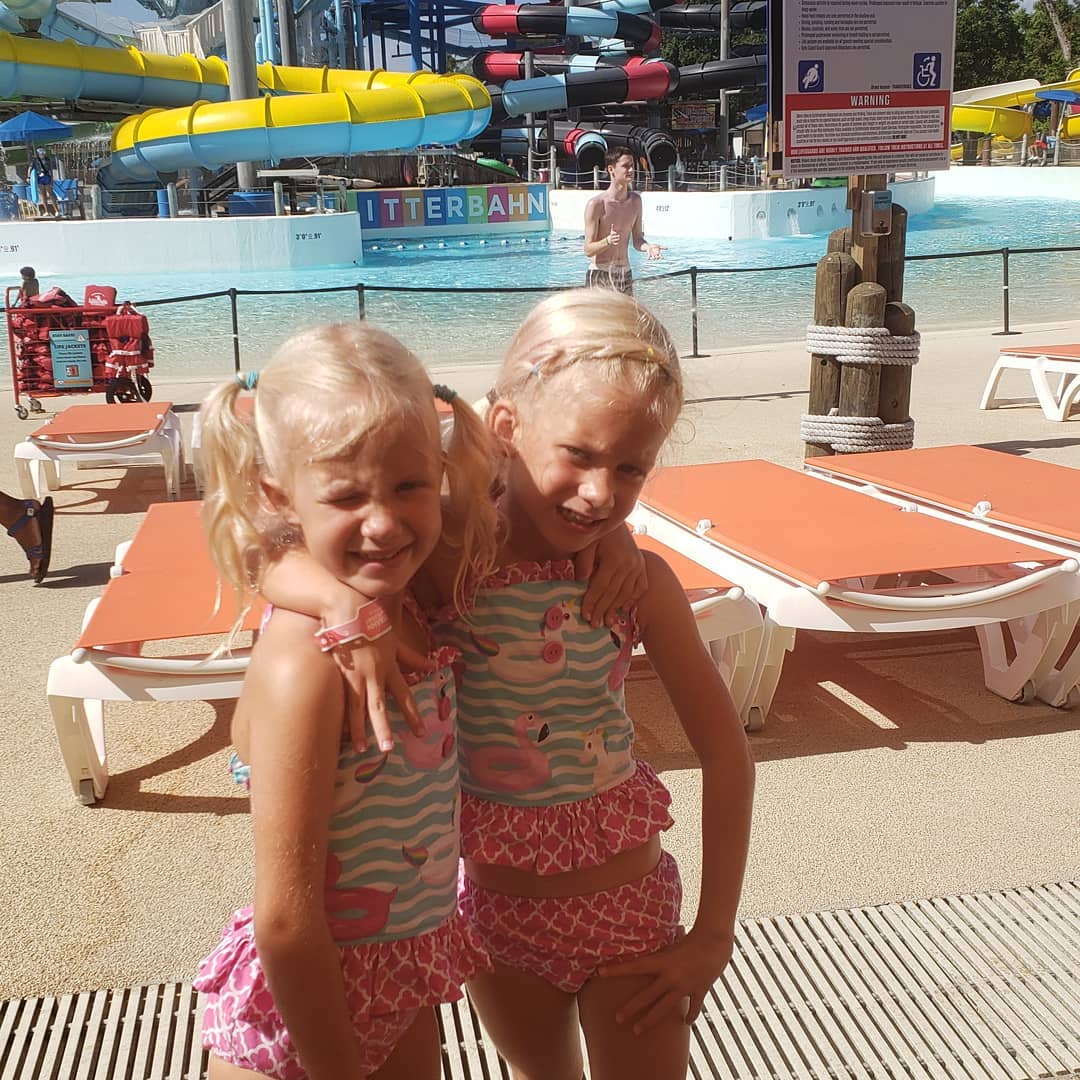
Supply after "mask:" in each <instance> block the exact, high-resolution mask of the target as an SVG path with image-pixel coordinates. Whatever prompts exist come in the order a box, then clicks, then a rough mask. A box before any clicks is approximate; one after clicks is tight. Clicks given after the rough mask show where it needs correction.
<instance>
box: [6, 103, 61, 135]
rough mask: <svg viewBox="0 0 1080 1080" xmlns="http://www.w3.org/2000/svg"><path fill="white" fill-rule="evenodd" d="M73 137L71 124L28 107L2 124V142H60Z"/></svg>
mask: <svg viewBox="0 0 1080 1080" xmlns="http://www.w3.org/2000/svg"><path fill="white" fill-rule="evenodd" d="M70 138H71V126H70V125H69V124H64V123H61V122H60V121H59V120H54V119H53V118H52V117H51V116H42V115H41V113H36V112H33V111H31V110H29V109H27V111H26V112H21V113H19V115H18V116H13V117H12V118H11V119H10V120H5V121H4V122H3V123H2V124H0V143H35V142H58V141H59V140H60V139H70Z"/></svg>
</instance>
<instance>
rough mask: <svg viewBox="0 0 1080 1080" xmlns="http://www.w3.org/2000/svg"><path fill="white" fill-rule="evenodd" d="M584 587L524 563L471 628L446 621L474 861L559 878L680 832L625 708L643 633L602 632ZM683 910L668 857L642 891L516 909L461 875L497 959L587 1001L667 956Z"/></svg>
mask: <svg viewBox="0 0 1080 1080" xmlns="http://www.w3.org/2000/svg"><path fill="white" fill-rule="evenodd" d="M585 588H586V583H585V582H581V581H576V580H574V566H573V563H572V562H570V561H569V560H558V561H553V562H549V563H542V564H537V563H518V564H514V565H511V566H509V567H504V568H502V569H501V570H499V571H497V572H496V573H495V574H493V575H491V576H490V577H489V578H487V579H485V580H484V581H483V582H481V583H480V585H479V586H478V588H477V589H476V591H475V595H474V597H473V602H472V606H471V608H470V610H469V612H468V615H467V617H463V616H461V614H460V613H459V612H456V611H447V612H443V613H441V614H440V615H439V616H437V617H436V619H435V623H436V625H435V627H434V630H435V634H436V636H437V638H438V640H439V641H440V643H442V644H444V645H450V646H452V647H453V648H454V649H455V650H457V651H458V652H459V653H460V655H461V659H460V662H459V663H458V664H455V666H454V671H455V674H456V676H457V680H458V706H459V716H458V732H459V737H460V743H459V754H460V760H461V787H462V810H461V850H462V854H463V855H464V856H465V857H467V858H470V859H473V860H475V861H476V862H479V863H488V864H497V865H501V866H510V867H514V868H515V869H519V870H525V871H527V872H529V873H533V874H537V875H549V874H559V873H564V872H566V871H569V870H578V869H583V868H585V867H590V866H599V865H601V864H603V863H605V862H607V861H608V860H609V859H611V858H612V857H613V856H614V855H617V854H619V853H620V852H622V851H628V850H631V849H633V848H637V847H640V846H641V845H642V844H644V843H646V842H647V841H649V840H650V839H651V838H652V837H653V836H655V835H656V834H657V833H659V832H661V831H662V830H664V829H667V828H669V827H670V826H671V825H672V819H671V816H670V814H669V813H668V807H669V805H670V803H671V796H670V794H669V793H668V791H667V789H666V788H665V787H664V785H663V784H662V783H661V781H660V780H659V778H658V777H657V776H656V773H654V772H653V770H652V769H651V768H650V767H649V766H648V765H647V764H645V763H644V762H641V761H637V760H636V759H635V758H634V756H633V741H634V729H633V722H632V721H631V719H630V717H629V716H628V715H627V713H626V709H625V705H624V701H623V681H624V679H625V677H626V674H627V671H628V670H629V667H630V657H631V653H632V651H633V648H634V645H635V644H636V643H637V640H638V633H637V625H636V622H635V620H634V618H633V616H632V615H631V616H625V617H622V618H621V619H620V620H619V621H618V623H617V624H616V625H615V626H614V627H613V628H611V629H609V628H607V627H600V628H595V629H594V628H593V627H591V626H589V624H588V623H587V622H585V621H584V619H583V618H582V616H581V600H582V598H583V596H584V594H585ZM681 899H682V894H681V886H680V882H679V874H678V869H677V867H676V866H675V863H674V860H673V859H672V858H671V857H670V856H669V855H667V854H665V855H663V856H662V857H661V860H660V863H659V864H658V865H657V867H656V868H655V869H654V870H653V871H652V873H650V874H648V875H646V876H645V877H644V878H642V879H640V880H639V881H636V882H630V883H628V884H625V885H621V886H619V887H617V888H613V889H609V890H604V891H602V892H599V893H592V894H589V895H587V896H578V897H574V896H570V897H558V898H547V899H541V898H533V897H516V896H507V895H505V894H501V893H496V892H494V891H492V890H490V889H484V888H481V887H480V886H478V885H476V883H475V882H472V881H470V880H469V879H468V878H467V877H463V879H462V887H461V894H460V896H459V903H460V904H461V910H462V912H463V913H464V914H465V915H466V917H468V919H469V921H470V922H471V923H472V924H473V925H474V926H475V927H476V929H478V930H479V931H480V934H481V936H482V937H483V939H484V944H485V945H486V946H487V948H488V951H489V952H490V954H491V956H492V957H493V958H494V959H497V960H499V961H501V962H503V963H506V964H509V965H510V966H513V967H517V968H521V969H523V970H528V971H533V972H535V973H537V974H540V975H541V976H542V977H544V978H545V979H547V980H548V981H549V982H552V983H553V984H555V985H556V986H559V987H561V988H562V989H565V990H567V991H569V992H576V991H577V990H578V989H580V987H581V985H583V984H584V982H585V981H587V979H589V978H590V977H591V976H592V975H593V974H595V971H596V969H597V968H598V967H599V966H600V965H601V964H602V963H604V962H606V961H613V960H615V959H619V958H626V957H628V956H631V955H637V954H641V953H648V952H655V951H656V950H658V949H661V948H663V947H665V946H666V945H668V944H670V943H671V942H672V941H673V940H674V938H675V935H676V932H677V928H678V918H679V908H680V904H681Z"/></svg>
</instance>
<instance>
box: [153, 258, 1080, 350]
mask: <svg viewBox="0 0 1080 1080" xmlns="http://www.w3.org/2000/svg"><path fill="white" fill-rule="evenodd" d="M1075 251H1080V245H1077V244H1071V245H1064V244H1055V245H1053V246H1048V247H1025V248H1009V247H1001V248H980V249H979V250H976V251H945V252H935V253H931V254H926V255H907V256H906V261H907V262H932V261H936V260H941V259H975V258H1000V259H1001V261H1002V329H1001V330H1000V331H998V334H999V335H1000V334H1011V333H1013V332H1014V331H1012V330H1010V329H1009V259H1010V257H1011V256H1014V255H1044V254H1058V253H1062V252H1075ZM816 267H817V263H816V262H805V263H787V264H784V265H780V266H691V267H687V268H685V269H682V270H668V271H665V272H663V273H659V274H655V273H654V274H649V275H648V276H645V277H642V278H640V279H639V281H640V283H642V284H644V283H646V282H650V281H659V280H663V279H668V278H679V277H688V278H690V288H691V301H692V302H691V312H690V319H691V340H692V342H693V350H692V352H691V354H690V355H691V356H692V357H698V356H700V355H701V354H700V353H699V352H698V317H697V316H698V312H697V304H696V303H695V302H693V300H694V298H695V297H696V293H697V285H698V279H699V278H700V277H701V276H702V275H706V274H763V273H770V274H775V273H783V272H788V271H797V270H813V269H815V268H816ZM577 287H578V286H577V285H576V284H565V285H519V286H515V285H477V286H464V287H462V286H441V285H369V284H367V283H365V282H362V281H357V282H355V283H354V284H351V285H323V286H313V287H311V288H307V289H218V290H215V291H212V292H203V293H191V294H187V295H184V296H170V297H161V298H158V299H154V300H139V301H135V303H136V304H137V306H139V307H155V306H160V305H163V304H182V303H187V302H191V301H196V300H212V299H215V298H218V297H225V296H227V297H228V298H229V301H230V307H231V318H232V338H233V359H234V364H235V370H236V371H239V370H240V327H239V313H238V308H237V299H238V298H239V297H241V296H296V295H307V294H312V295H314V294H325V293H350V292H351V293H355V294H356V297H357V306H358V308H359V315H360V318H364V317H365V299H364V298H365V294H366V293H369V292H379V293H417V294H423V293H432V294H436V293H448V294H452V295H455V296H464V295H491V294H500V295H501V294H510V293H521V294H522V295H528V294H539V293H553V292H560V291H563V290H565V289H574V288H577Z"/></svg>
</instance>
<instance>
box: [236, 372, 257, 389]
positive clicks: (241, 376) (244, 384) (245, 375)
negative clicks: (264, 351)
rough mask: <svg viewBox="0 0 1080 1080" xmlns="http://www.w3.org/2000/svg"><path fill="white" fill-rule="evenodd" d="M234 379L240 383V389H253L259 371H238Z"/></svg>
mask: <svg viewBox="0 0 1080 1080" xmlns="http://www.w3.org/2000/svg"><path fill="white" fill-rule="evenodd" d="M236 381H237V382H238V383H239V384H240V389H241V390H254V389H255V386H256V385H257V383H258V381H259V373H258V372H257V371H238V372H237V373H236Z"/></svg>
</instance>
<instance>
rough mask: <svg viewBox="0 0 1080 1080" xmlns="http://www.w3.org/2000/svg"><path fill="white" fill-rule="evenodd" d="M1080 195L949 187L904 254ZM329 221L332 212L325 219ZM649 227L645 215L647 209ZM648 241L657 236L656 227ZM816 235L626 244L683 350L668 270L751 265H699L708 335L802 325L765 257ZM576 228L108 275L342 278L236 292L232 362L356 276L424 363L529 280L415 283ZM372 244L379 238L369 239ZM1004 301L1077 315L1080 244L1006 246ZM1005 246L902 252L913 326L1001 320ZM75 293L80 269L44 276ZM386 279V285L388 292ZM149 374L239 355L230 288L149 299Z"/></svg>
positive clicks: (750, 338) (143, 286) (567, 266)
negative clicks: (326, 261)
mask: <svg viewBox="0 0 1080 1080" xmlns="http://www.w3.org/2000/svg"><path fill="white" fill-rule="evenodd" d="M1078 208H1080V203H1077V202H1075V201H1062V200H1057V199H1004V198H973V197H945V198H941V199H939V201H938V202H937V204H936V206H935V208H934V210H933V211H931V212H930V213H928V214H922V215H918V216H916V217H913V218H912V219H911V220H910V222H909V228H908V242H907V251H908V255H923V254H937V253H943V252H970V251H977V250H981V249H986V248H994V249H998V248H1001V247H1003V246H1008V247H1010V248H1022V247H1051V246H1080V214H1078ZM327 220H332V219H327ZM646 225H648V222H646ZM649 239H650V240H653V241H656V242H659V243H665V241H664V238H663V237H658V236H653V235H651V234H650V235H649ZM825 240H826V238H825V236H824V235H813V236H790V237H784V238H780V239H766V240H758V241H739V242H729V241H726V240H724V241H721V240H713V239H709V238H708V237H704V236H703V237H702V238H701V239H700V240H696V241H692V242H689V241H686V240H670V241H667V242H666V246H667V250H666V251H665V253H664V259H663V260H662V261H659V262H653V263H649V262H646V261H645V260H644V259H641V258H638V257H636V256H635V261H634V271H635V274H636V275H637V278H638V282H637V290H636V291H637V295H638V297H639V298H640V299H641V300H642V301H643V302H644V303H645V304H647V305H649V306H650V307H651V308H653V310H655V311H656V312H657V313H658V314H659V315H660V316H661V317H662V318H663V319H664V321H665V322H666V324H667V325H668V327H669V328H670V330H671V331H672V333H673V334H674V336H675V339H676V341H677V343H678V345H679V348H680V349H682V350H684V351H689V348H690V284H689V278H688V277H676V278H665V277H663V276H662V275H664V274H666V273H668V272H670V271H675V270H684V269H687V268H689V267H691V266H697V267H699V268H701V269H703V270H704V269H716V270H724V271H730V270H733V269H747V268H758V271H759V272H754V273H730V272H725V273H717V274H701V275H700V276H699V279H698V315H699V336H700V343H701V346H702V348H703V349H704V348H707V347H712V348H723V347H731V346H737V345H739V344H741V343H753V342H767V341H783V340H791V339H794V338H798V337H800V336H801V335H802V333H803V331H804V329H805V326H806V323H807V322H808V321H809V320H810V317H811V314H812V310H813V293H814V271H813V269H812V268H809V269H794V270H782V269H772V270H768V269H764V268H770V267H771V268H776V267H787V266H791V265H792V264H799V263H813V262H816V260H817V259H819V258H820V257H821V256H822V255H823V254H824V251H825ZM582 241H583V236H582V235H581V234H575V235H568V234H554V235H552V236H550V237H548V236H537V235H535V234H533V235H532V236H530V237H523V236H518V237H513V238H504V240H499V239H495V240H488V241H487V242H486V243H484V244H481V243H480V242H479V241H478V240H477V239H475V238H469V239H466V240H461V239H456V238H455V239H449V240H445V241H443V242H442V246H440V244H439V242H437V241H425V242H424V244H423V247H422V248H421V247H420V246H419V245H418V243H417V242H416V241H409V242H394V241H382V242H381V243H379V244H377V245H369V247H368V249H367V250H366V251H365V253H364V262H363V265H362V266H355V267H347V268H336V269H311V270H302V271H274V272H261V271H258V270H252V271H251V272H249V273H243V274H238V273H228V274H220V275H218V274H183V273H176V274H163V275H158V276H154V277H148V276H139V277H130V278H118V279H114V280H113V281H112V282H111V284H114V285H116V286H117V287H118V289H119V293H120V296H121V297H122V298H127V299H131V300H134V301H136V302H140V301H148V300H157V299H164V298H169V297H178V296H184V295H190V294H197V293H206V292H212V291H216V290H222V289H229V288H236V289H238V290H241V291H256V292H257V291H259V290H291V289H310V288H327V287H333V286H341V287H348V288H349V291H347V292H341V293H322V294H309V295H295V294H294V295H262V296H239V297H238V299H237V312H238V323H239V330H240V342H241V363H242V366H243V367H244V368H257V367H259V366H260V365H261V364H262V363H263V362H264V361H265V359H266V357H267V356H268V355H269V353H270V352H271V351H272V350H273V348H274V347H275V346H276V345H277V344H278V343H279V342H280V341H281V340H282V339H283V338H284V337H286V336H287V335H288V334H289V333H290V332H292V331H293V330H295V329H297V328H299V327H302V326H306V325H311V324H313V323H317V322H322V321H325V320H329V319H351V318H355V317H356V314H357V308H358V305H357V294H356V291H355V289H354V288H353V287H354V286H355V285H356V283H357V282H362V283H363V284H364V285H365V286H366V290H365V301H366V309H367V317H368V318H370V319H372V320H375V321H377V322H378V323H380V324H381V325H382V326H384V327H385V328H386V329H388V330H389V331H390V332H391V333H394V334H396V335H397V336H398V337H400V338H401V339H402V340H403V341H405V343H406V344H408V345H409V346H410V347H411V348H412V349H413V350H414V351H415V352H416V353H417V355H419V356H420V357H421V359H423V360H424V361H425V362H426V363H427V364H428V365H429V366H430V367H431V368H433V369H439V368H445V367H447V366H451V365H454V364H459V363H463V362H464V363H490V364H496V363H498V361H499V360H500V358H501V356H502V352H503V350H504V348H505V346H506V343H507V342H508V341H509V339H510V336H511V335H512V334H513V331H514V330H515V328H516V327H517V325H518V324H519V323H520V321H521V319H522V317H523V315H524V314H525V312H526V311H527V310H528V309H529V307H531V306H532V304H534V303H535V302H536V301H537V300H538V299H539V296H540V294H538V293H526V294H516V295H515V294H512V293H487V294H484V293H469V292H465V291H461V292H452V293H422V292H421V293H409V292H402V291H399V290H401V289H403V288H416V287H422V288H423V287H435V288H444V289H453V290H468V289H476V288H507V287H514V288H522V287H533V288H547V287H552V286H559V285H576V284H579V283H581V282H582V281H583V278H584V273H585V268H586V260H585V258H584V256H583V255H582V253H581V246H582ZM373 246H377V247H378V250H372V247H373ZM1009 269H1010V286H1011V314H1012V321H1013V323H1015V324H1018V323H1023V322H1025V321H1026V322H1037V321H1050V320H1053V319H1058V318H1077V317H1080V290H1077V288H1076V282H1077V281H1078V280H1080V252H1058V253H1053V254H1032V255H1015V254H1014V255H1013V256H1012V257H1011V259H1010V267H1009ZM1001 271H1002V259H1001V256H1000V255H999V254H996V253H995V254H993V255H988V256H980V257H972V258H964V259H950V260H934V261H926V262H909V263H908V266H907V271H906V279H905V296H904V299H905V301H906V302H907V303H909V304H911V305H912V306H913V307H914V309H915V313H916V320H917V324H918V326H919V327H920V328H922V329H929V328H941V327H948V326H956V327H960V326H980V325H985V326H990V325H995V324H999V323H1000V319H1001V310H1002V291H1001V284H1002V277H1001ZM43 284H44V285H46V286H49V285H54V284H56V285H60V286H62V287H63V288H65V289H66V290H67V291H68V292H70V293H71V295H72V296H73V297H74V298H75V299H79V298H80V297H81V296H82V291H83V288H84V286H85V285H86V284H88V282H87V281H86V280H85V279H82V278H80V279H74V278H66V277H56V278H50V279H49V280H48V281H47V282H44V283H43ZM384 289H387V290H389V291H382V290H384ZM143 310H144V311H145V313H146V315H147V317H148V318H149V320H150V327H151V334H152V337H153V339H154V344H155V349H156V355H157V366H156V372H157V373H158V375H159V376H160V375H168V376H180V375H226V374H227V373H228V372H229V371H231V370H232V367H233V341H232V328H231V318H230V303H229V299H228V297H217V298H213V299H205V300H197V301H191V302H188V303H183V304H180V303H171V304H165V305H161V306H157V305H154V306H147V307H145V308H144V309H143Z"/></svg>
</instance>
